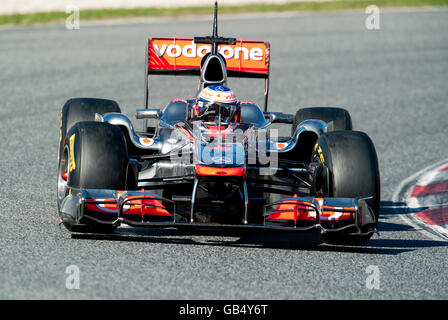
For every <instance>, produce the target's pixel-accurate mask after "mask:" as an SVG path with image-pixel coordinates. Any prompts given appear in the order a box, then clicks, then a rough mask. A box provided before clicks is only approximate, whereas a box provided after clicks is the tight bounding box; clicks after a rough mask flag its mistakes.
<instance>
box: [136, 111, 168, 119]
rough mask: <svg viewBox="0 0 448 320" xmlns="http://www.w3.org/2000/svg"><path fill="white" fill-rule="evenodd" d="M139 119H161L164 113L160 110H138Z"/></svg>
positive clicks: (137, 116)
mask: <svg viewBox="0 0 448 320" xmlns="http://www.w3.org/2000/svg"><path fill="white" fill-rule="evenodd" d="M136 111H137V114H136V116H135V117H136V118H137V119H160V118H161V117H162V111H161V110H160V109H137V110H136Z"/></svg>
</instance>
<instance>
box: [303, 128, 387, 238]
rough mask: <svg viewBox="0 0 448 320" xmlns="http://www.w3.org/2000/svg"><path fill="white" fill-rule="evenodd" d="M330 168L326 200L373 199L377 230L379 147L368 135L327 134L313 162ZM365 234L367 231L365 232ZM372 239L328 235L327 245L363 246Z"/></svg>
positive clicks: (342, 132) (317, 144) (357, 236)
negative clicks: (329, 198) (331, 198)
mask: <svg viewBox="0 0 448 320" xmlns="http://www.w3.org/2000/svg"><path fill="white" fill-rule="evenodd" d="M311 161H313V162H320V163H322V164H324V165H325V166H327V168H328V171H329V175H330V177H329V179H328V180H329V185H328V186H327V187H326V188H325V189H326V190H325V193H326V194H325V196H328V197H346V198H361V197H370V196H372V197H373V198H372V199H371V200H367V203H368V205H369V206H370V207H371V208H372V209H373V212H374V213H375V225H373V226H371V227H375V226H376V224H377V222H378V216H379V209H380V173H379V167H378V158H377V154H376V151H375V146H374V145H373V142H372V140H371V139H370V138H369V137H368V136H367V134H365V133H363V132H359V131H335V132H329V133H326V134H324V135H323V136H321V137H320V138H319V140H318V141H317V143H316V145H315V148H314V151H313V154H312V159H311ZM363 231H365V230H363ZM371 236H372V234H368V235H362V236H359V235H349V234H346V233H345V234H343V233H341V234H326V235H324V236H323V240H324V242H327V243H344V244H360V243H363V242H365V241H367V240H369V239H370V237H371Z"/></svg>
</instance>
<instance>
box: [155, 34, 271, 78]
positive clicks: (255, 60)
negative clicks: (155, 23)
mask: <svg viewBox="0 0 448 320" xmlns="http://www.w3.org/2000/svg"><path fill="white" fill-rule="evenodd" d="M210 51H211V45H210V44H198V43H194V41H193V39H191V38H152V39H150V40H149V61H148V67H149V69H150V70H173V69H199V67H200V64H201V59H202V58H203V57H204V56H205V55H206V54H207V53H209V52H210ZM218 52H219V53H220V54H221V55H222V56H223V57H224V58H225V59H226V64H227V70H234V71H242V72H254V73H263V74H267V73H268V65H269V44H268V43H267V42H263V41H245V40H238V41H237V42H236V43H235V44H234V45H220V46H218Z"/></svg>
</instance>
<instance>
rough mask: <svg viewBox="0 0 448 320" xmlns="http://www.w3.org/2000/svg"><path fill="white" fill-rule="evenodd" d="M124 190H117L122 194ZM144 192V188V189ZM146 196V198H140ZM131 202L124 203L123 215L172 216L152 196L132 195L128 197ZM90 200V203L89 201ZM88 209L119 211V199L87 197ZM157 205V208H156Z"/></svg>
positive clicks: (105, 211)
mask: <svg viewBox="0 0 448 320" xmlns="http://www.w3.org/2000/svg"><path fill="white" fill-rule="evenodd" d="M122 192H123V191H117V193H118V194H121V193H122ZM142 192H144V189H142ZM141 197H144V198H145V199H139V198H141ZM128 200H129V202H127V203H126V204H125V205H124V208H123V212H122V213H123V215H126V214H140V215H142V216H145V215H157V216H172V214H171V213H170V212H168V210H166V209H165V206H164V205H163V204H162V202H161V201H160V200H157V199H154V198H153V197H152V196H149V195H144V196H130V197H128ZM97 201H98V202H110V203H105V204H97V203H94V202H97ZM89 202H90V203H89ZM85 205H86V209H87V210H88V211H96V212H103V213H117V211H118V206H117V199H115V198H110V199H86V200H85ZM154 206H156V207H157V208H154Z"/></svg>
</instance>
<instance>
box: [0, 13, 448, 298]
mask: <svg viewBox="0 0 448 320" xmlns="http://www.w3.org/2000/svg"><path fill="white" fill-rule="evenodd" d="M365 18H366V15H365V14H364V13H362V12H346V13H320V14H314V13H313V14H311V13H310V14H307V13H304V14H294V15H274V16H270V17H263V16H258V17H252V18H250V19H249V18H242V17H239V18H238V17H235V18H226V19H222V21H221V23H220V30H219V31H220V34H221V35H224V36H238V37H241V38H245V39H254V40H268V41H270V42H271V46H272V51H271V58H272V65H271V80H272V81H271V92H270V110H277V111H284V112H295V110H296V109H298V108H299V107H301V106H335V105H336V106H345V107H346V108H347V109H348V110H349V111H350V112H351V115H352V118H353V120H354V125H355V129H358V130H363V131H365V132H366V133H367V134H368V135H369V136H370V137H371V138H372V139H373V141H374V143H375V145H376V148H377V152H378V156H379V161H380V167H381V178H382V206H381V217H380V221H379V226H378V229H379V232H380V235H379V236H378V235H375V236H374V237H373V238H372V239H371V240H370V241H369V242H367V243H366V244H365V245H363V246H358V247H350V246H348V247H344V246H332V245H317V244H315V243H314V242H313V240H314V239H309V238H308V237H294V238H291V237H285V236H279V235H268V236H263V235H258V234H247V235H234V234H231V235H228V234H201V233H199V234H182V233H177V232H176V231H171V230H165V231H163V230H148V229H143V230H142V229H130V228H125V229H122V230H120V231H119V232H118V233H117V234H116V235H114V236H109V237H101V236H84V237H83V236H71V235H70V234H69V233H68V232H67V231H65V230H63V229H62V230H61V229H59V228H58V225H57V208H56V168H57V149H58V139H59V135H58V134H59V132H58V131H59V116H60V114H59V112H60V109H61V107H62V105H63V103H64V102H65V101H66V99H68V98H70V97H77V96H90V97H105V98H111V99H115V100H117V101H118V102H119V103H120V105H121V107H122V110H123V111H124V112H125V113H126V114H128V115H129V116H133V114H134V113H133V110H134V109H135V108H138V107H142V105H143V60H144V47H145V42H146V38H147V37H149V36H172V35H174V36H179V37H180V36H193V35H206V34H208V33H209V30H210V19H206V20H204V19H200V20H198V21H194V20H192V19H188V20H167V21H164V22H163V21H162V22H161V21H158V22H156V23H130V24H118V25H115V24H109V25H106V24H98V25H90V26H89V25H84V24H81V29H80V30H77V31H69V30H66V29H65V28H64V26H46V27H34V28H12V29H2V30H1V31H0V136H1V139H0V152H1V166H0V170H1V171H0V298H2V299H91V298H93V299H446V298H448V276H447V266H448V264H447V261H448V246H447V244H448V243H447V241H446V240H443V239H442V238H437V237H428V236H427V234H426V233H424V232H421V231H422V230H421V229H420V228H415V227H413V226H411V225H409V224H407V223H406V220H405V219H402V218H401V216H400V215H402V214H406V208H403V207H402V205H403V204H402V203H397V202H394V201H393V200H392V199H393V194H394V193H395V192H396V188H397V187H398V186H399V185H400V183H401V181H403V180H404V179H406V178H407V177H409V176H411V175H412V174H413V173H415V172H417V171H419V170H421V169H423V168H425V167H428V166H429V165H430V164H432V163H436V162H439V161H442V160H444V159H446V158H448V152H447V150H448V139H447V138H446V137H447V134H448V130H447V128H446V123H447V119H448V81H447V80H448V76H447V75H448V32H447V30H448V11H446V10H439V9H421V10H395V11H383V12H382V15H381V29H380V30H376V31H371V30H367V29H366V28H365V25H364V20H365ZM170 81H171V82H164V83H163V84H160V83H158V84H159V85H160V87H159V89H155V91H157V92H154V97H155V98H154V99H153V100H151V101H152V103H153V104H152V105H156V106H163V103H166V102H167V101H168V100H169V99H171V98H174V97H177V96H176V94H177V93H176V92H177V91H182V92H185V94H188V93H190V94H191V93H193V92H194V89H195V87H194V86H191V87H185V85H183V84H181V85H179V84H178V83H179V82H177V80H176V79H170ZM153 83H154V82H153ZM181 83H182V82H181ZM232 83H233V82H230V85H231V86H232ZM156 84H157V83H156ZM193 84H194V85H196V82H194V83H193ZM164 86H165V87H164ZM232 87H233V89H234V90H235V91H236V93H237V94H238V95H239V97H240V98H241V96H242V95H243V93H242V92H243V91H244V90H251V88H252V87H251V85H250V84H246V83H245V84H241V85H239V86H236V85H233V86H232ZM254 87H256V88H258V84H257V86H254ZM156 88H157V86H156ZM261 91H262V84H261V83H260V93H261ZM158 99H159V100H158ZM157 101H160V104H158V103H159V102H157ZM70 265H76V266H78V267H79V271H80V288H79V289H75V290H69V289H67V288H66V278H67V274H66V273H65V271H66V268H67V267H68V266H70ZM369 266H376V267H377V269H376V270H378V271H379V274H378V275H379V278H378V279H379V281H380V282H379V289H375V288H374V289H369V288H368V286H366V281H368V276H369V275H370V274H369V273H368V271H369V270H371V269H370V268H369ZM377 283H378V282H377Z"/></svg>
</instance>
